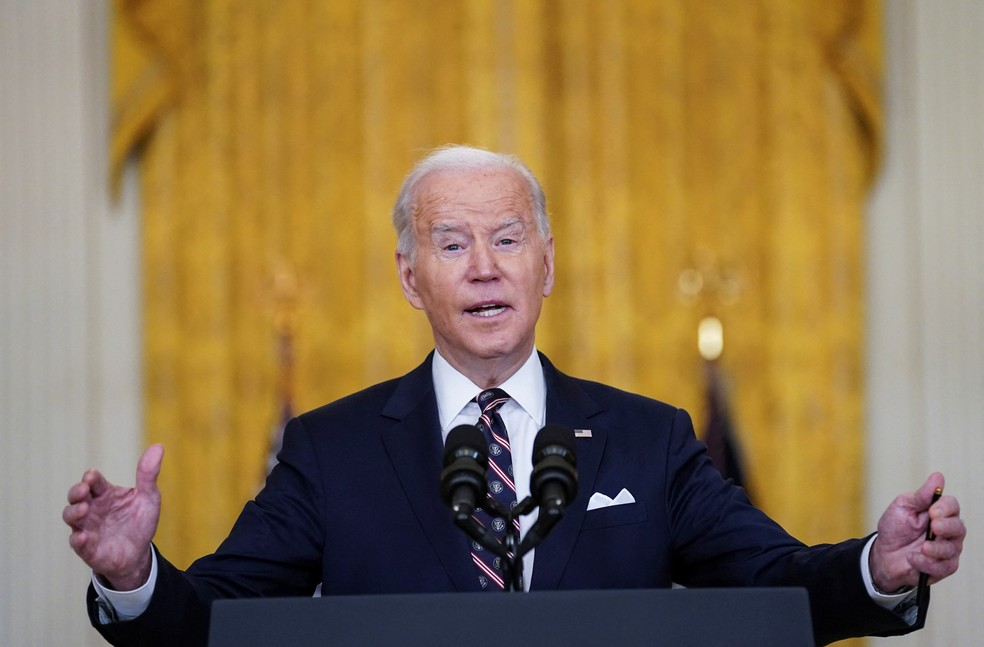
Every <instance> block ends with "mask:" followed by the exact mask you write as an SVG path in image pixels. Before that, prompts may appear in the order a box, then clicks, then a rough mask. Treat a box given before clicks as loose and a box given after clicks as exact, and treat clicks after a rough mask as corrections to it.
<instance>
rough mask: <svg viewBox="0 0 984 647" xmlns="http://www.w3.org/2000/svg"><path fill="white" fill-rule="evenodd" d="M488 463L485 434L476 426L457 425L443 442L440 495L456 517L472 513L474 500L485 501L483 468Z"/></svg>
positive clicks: (486, 484) (465, 516)
mask: <svg viewBox="0 0 984 647" xmlns="http://www.w3.org/2000/svg"><path fill="white" fill-rule="evenodd" d="M488 464H489V459H488V456H486V454H485V437H484V436H482V432H481V431H480V430H479V429H478V427H475V426H474V425H459V426H457V427H455V428H454V429H452V430H451V432H450V433H448V439H447V441H445V443H444V469H443V470H442V471H441V498H442V499H444V502H445V503H447V504H448V505H449V506H451V509H452V510H453V511H454V513H455V518H457V519H465V518H467V517H469V516H471V514H472V512H474V511H475V507H476V502H481V501H484V500H485V492H486V490H487V489H488V483H487V482H486V480H485V470H486V468H487V467H488Z"/></svg>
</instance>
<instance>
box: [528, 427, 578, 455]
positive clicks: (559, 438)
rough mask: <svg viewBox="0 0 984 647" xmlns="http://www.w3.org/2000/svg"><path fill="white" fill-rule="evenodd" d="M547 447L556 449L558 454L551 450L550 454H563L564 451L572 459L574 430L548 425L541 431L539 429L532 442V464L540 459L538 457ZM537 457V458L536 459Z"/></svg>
mask: <svg viewBox="0 0 984 647" xmlns="http://www.w3.org/2000/svg"><path fill="white" fill-rule="evenodd" d="M548 447H553V448H558V447H559V449H560V450H561V451H560V452H558V451H556V449H554V450H552V451H551V453H563V452H564V451H565V450H566V452H567V453H569V454H570V457H571V459H573V458H574V447H575V442H574V430H573V429H571V428H570V427H565V426H564V425H558V424H549V425H547V426H546V427H544V428H543V429H541V430H540V431H539V432H538V433H537V435H536V438H535V439H534V440H533V462H534V463H535V462H537V461H538V460H540V459H542V456H540V455H541V454H542V453H543V450H545V449H546V448H548ZM538 457H539V458H538Z"/></svg>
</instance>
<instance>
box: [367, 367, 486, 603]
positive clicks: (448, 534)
mask: <svg viewBox="0 0 984 647" xmlns="http://www.w3.org/2000/svg"><path fill="white" fill-rule="evenodd" d="M382 414H383V416H385V417H387V418H391V419H393V420H396V421H397V423H396V424H394V425H393V426H391V427H389V428H388V429H386V431H384V432H383V435H382V438H383V444H384V445H385V447H386V451H387V453H388V455H389V459H390V462H391V463H392V465H393V469H394V470H396V473H397V475H398V477H399V479H400V483H401V484H402V485H403V491H404V494H406V497H407V499H408V500H409V502H410V505H411V507H412V508H413V511H414V514H415V515H416V516H417V520H418V521H419V522H420V526H421V528H422V530H423V532H424V534H425V535H426V536H427V539H428V541H430V543H431V545H432V546H433V548H434V552H435V553H436V554H437V557H438V559H439V560H440V561H441V564H442V565H443V566H444V569H445V570H446V571H447V573H448V576H449V577H450V578H451V581H452V582H453V583H454V586H455V588H456V589H458V590H461V591H469V590H478V578H476V577H475V567H474V565H473V564H472V562H471V559H470V557H469V550H468V538H467V536H466V535H465V534H464V533H463V532H462V531H461V530H460V529H458V528H457V527H456V526H455V525H454V523H453V522H452V520H451V510H450V509H449V508H448V507H447V506H445V505H444V502H443V501H442V500H441V495H440V474H441V456H442V455H443V453H444V443H443V440H442V438H441V425H440V421H439V419H438V415H437V401H436V399H435V396H434V385H433V378H432V376H431V357H430V356H429V357H428V358H427V360H426V361H425V362H424V363H423V364H421V365H420V366H419V367H417V368H416V369H415V370H414V371H412V372H411V373H409V374H408V375H407V376H406V377H404V378H403V379H402V380H401V381H400V383H399V384H398V385H397V388H396V390H395V391H394V393H393V396H392V397H391V398H390V400H389V402H388V403H387V404H386V406H385V407H384V408H383V411H382Z"/></svg>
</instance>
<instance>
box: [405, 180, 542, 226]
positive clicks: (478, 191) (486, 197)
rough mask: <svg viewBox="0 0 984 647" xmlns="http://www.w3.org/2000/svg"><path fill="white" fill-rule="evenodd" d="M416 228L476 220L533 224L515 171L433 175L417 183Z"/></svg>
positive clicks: (526, 196) (522, 183) (525, 191)
mask: <svg viewBox="0 0 984 647" xmlns="http://www.w3.org/2000/svg"><path fill="white" fill-rule="evenodd" d="M412 212H413V217H414V220H415V221H416V222H417V223H418V225H425V226H426V225H429V224H433V223H434V222H437V221H446V220H449V221H459V220H460V221H467V220H474V219H478V218H483V217H484V218H488V217H500V218H512V219H515V218H517V217H518V218H520V219H521V220H525V221H529V222H532V221H533V203H532V200H531V197H530V195H529V188H528V186H527V184H526V182H525V180H524V179H523V178H522V176H521V175H520V174H519V173H518V172H517V171H515V170H514V169H511V168H508V167H505V168H499V167H496V168H489V169H478V170H464V171H434V172H432V173H429V174H428V175H426V176H425V177H424V178H423V179H421V180H420V183H419V184H418V185H417V189H416V191H415V197H414V200H413V209H412Z"/></svg>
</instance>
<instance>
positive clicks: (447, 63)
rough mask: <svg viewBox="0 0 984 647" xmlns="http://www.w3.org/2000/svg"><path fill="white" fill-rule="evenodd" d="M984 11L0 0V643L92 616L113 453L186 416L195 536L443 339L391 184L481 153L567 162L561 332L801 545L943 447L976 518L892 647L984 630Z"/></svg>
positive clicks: (579, 365) (74, 633)
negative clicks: (96, 549)
mask: <svg viewBox="0 0 984 647" xmlns="http://www.w3.org/2000/svg"><path fill="white" fill-rule="evenodd" d="M982 28H984V5H981V4H980V3H977V2H975V1H973V0H947V1H945V2H938V3H920V2H916V1H914V0H892V1H888V2H874V1H851V0H842V1H836V2H830V1H826V2H821V1H820V0H802V1H798V2H788V1H785V0H756V1H754V2H751V1H747V0H731V1H727V0H720V1H710V0H707V1H700V2H692V1H690V2H688V1H686V0H648V1H643V0H617V1H612V2H604V3H601V2H588V1H575V0H570V1H565V0H556V1H550V0H527V1H524V0H511V1H500V2H494V1H492V0H470V1H462V2H441V1H437V0H432V1H424V0H417V1H414V2H400V1H397V0H388V1H384V0H372V1H361V2H358V1H356V0H352V1H338V2H318V1H315V0H309V1H301V0H297V1H290V2H265V1H259V0H257V1H247V0H239V1H234V0H221V1H220V0H207V1H200V2H199V1H193V0H158V1H156V2H151V1H146V0H145V1H139V0H129V1H126V0H119V1H118V2H104V1H97V0H58V1H56V0H39V1H30V2H29V1H28V0H0V421H2V422H0V425H2V436H0V443H2V445H0V467H2V469H0V473H2V476H0V505H2V509H0V513H2V516H0V569H2V570H0V576H2V577H3V580H4V582H5V583H6V584H7V586H5V587H4V589H3V592H2V593H0V643H2V644H9V645H62V644H92V645H96V644H100V641H99V639H98V637H97V635H96V634H95V632H94V631H93V630H91V629H90V628H89V627H88V622H87V620H86V618H85V611H84V588H85V585H86V581H87V578H88V574H87V572H86V569H85V567H84V565H82V564H81V562H79V560H78V559H77V558H75V556H74V554H73V553H72V551H71V549H70V548H69V547H68V542H67V536H68V531H67V528H66V527H65V526H64V525H63V524H62V523H61V520H60V513H61V508H62V507H63V505H64V498H65V492H66V490H67V488H68V486H69V485H70V484H71V483H73V482H75V481H76V480H77V479H78V477H79V476H80V475H81V474H82V472H83V471H84V470H85V469H86V468H88V467H92V466H98V467H100V468H101V469H102V470H103V471H104V472H106V473H107V475H108V476H109V477H110V478H111V479H113V480H114V481H116V482H119V483H123V484H132V482H133V471H134V469H135V465H136V459H137V457H138V456H139V453H140V451H141V450H142V448H143V447H144V446H145V445H146V444H147V443H149V442H163V443H164V444H165V446H166V449H167V455H166V458H165V466H164V472H163V474H162V476H161V488H162V490H163V493H164V511H163V519H162V523H161V527H160V530H159V534H158V537H157V542H158V544H159V545H160V547H161V548H162V550H163V551H164V552H165V554H167V555H168V556H169V557H170V558H172V559H173V561H175V562H176V563H178V564H179V565H182V566H183V565H187V564H188V563H190V561H191V560H193V559H194V557H196V556H198V555H200V554H202V553H204V552H206V551H209V550H211V549H213V548H214V547H215V546H216V544H217V543H218V542H219V541H220V540H221V539H222V537H224V535H225V533H226V532H227V530H228V528H229V527H230V525H231V523H232V521H233V520H234V518H235V516H236V515H237V514H238V511H239V509H240V508H241V506H242V504H243V502H244V501H245V500H246V499H248V498H249V497H250V496H252V494H253V493H255V491H256V490H257V488H258V487H259V486H260V484H261V483H262V478H263V475H264V473H265V471H266V469H267V468H268V465H269V456H270V452H271V447H273V446H275V444H276V438H277V432H278V430H279V429H280V427H281V425H282V423H283V420H284V418H285V416H288V415H290V414H291V413H292V412H294V413H299V412H301V411H304V410H307V409H310V408H313V407H315V406H318V405H320V404H323V403H325V402H328V401H331V400H333V399H336V398H338V397H341V396H343V395H346V394H348V393H351V392H353V391H355V390H357V389H360V388H362V387H364V386H368V385H370V384H373V383H375V382H378V381H381V380H384V379H388V378H391V377H395V376H398V375H402V374H403V373H405V372H407V371H409V370H410V369H412V368H413V367H415V366H416V365H417V364H418V363H419V362H420V361H421V360H422V359H423V357H424V355H425V354H426V352H427V351H429V350H430V348H431V347H432V345H431V339H430V335H429V328H428V326H427V323H426V320H425V319H424V317H423V315H422V314H421V313H418V312H416V311H414V310H413V309H412V308H410V306H409V305H407V304H406V303H405V301H404V300H403V297H402V294H401V292H400V290H399V285H398V281H397V276H396V272H395V265H394V262H393V250H394V247H395V235H394V234H393V233H392V230H391V226H390V224H389V209H390V206H391V203H392V200H393V198H394V197H395V194H396V191H397V189H398V187H399V184H400V182H401V180H402V177H403V175H404V174H405V173H406V171H407V170H408V169H409V167H410V165H411V164H412V163H413V161H414V160H416V159H417V158H419V157H420V156H421V155H422V154H423V152H425V151H426V150H427V149H429V148H431V147H434V146H438V145H441V144H445V143H449V142H461V143H469V144H473V145H478V146H483V147H487V148H491V149H494V150H502V151H507V152H513V153H516V154H518V155H519V156H520V157H521V158H522V159H524V160H525V161H526V162H527V164H528V165H529V166H530V167H531V168H532V170H533V171H534V173H536V174H537V175H538V177H539V178H540V180H541V181H542V183H543V185H544V188H545V189H546V192H547V198H548V203H549V205H548V206H549V210H550V213H551V217H552V222H553V227H554V233H555V236H556V241H557V242H556V245H557V287H556V290H555V293H554V295H553V296H551V297H550V299H548V301H547V302H546V304H545V307H544V315H543V317H542V319H541V322H540V326H539V328H538V337H537V344H538V347H539V348H540V349H541V350H543V351H544V352H546V353H547V354H548V355H549V356H550V357H551V359H552V360H553V361H554V362H555V363H556V364H557V365H558V366H559V367H560V368H561V369H562V370H564V371H565V372H567V373H570V374H573V375H577V376H579V377H585V378H589V379H594V380H599V381H603V382H608V383H611V384H614V385H616V386H619V387H621V388H625V389H628V390H632V391H636V392H640V393H643V394H645V395H648V396H651V397H655V398H658V399H662V400H666V401H668V402H671V403H673V404H676V405H678V406H682V407H685V408H687V409H688V410H689V411H691V412H692V414H693V416H694V419H695V423H696V425H697V428H698V433H699V434H702V435H703V434H705V433H708V432H710V433H709V435H708V436H707V437H708V442H709V443H710V444H711V445H712V448H713V449H715V451H720V452H721V453H722V455H723V454H727V452H725V451H724V448H725V446H726V445H727V446H730V447H737V448H738V451H737V452H736V453H733V454H731V455H732V457H733V459H734V461H733V463H732V464H731V466H730V467H729V468H728V469H735V468H740V470H741V477H742V480H743V483H745V484H746V486H747V487H748V489H749V491H750V493H751V495H752V497H753V499H754V500H755V501H756V502H757V503H758V504H759V505H761V506H762V507H763V508H764V509H765V510H766V511H767V512H768V513H769V514H771V515H772V516H773V517H775V518H776V519H777V520H778V521H779V522H780V523H782V524H783V525H784V526H785V527H786V528H787V529H789V530H790V531H791V532H793V534H795V535H797V536H798V537H800V538H801V539H803V540H804V541H808V542H810V543H816V542H828V541H836V540H838V539H842V538H845V537H848V536H864V535H866V534H868V533H869V532H871V531H872V530H874V523H875V520H877V518H878V516H879V514H880V513H881V511H882V510H883V509H884V507H885V506H886V505H887V504H888V503H889V502H890V501H891V499H892V498H893V497H894V496H895V495H896V494H898V493H900V492H902V491H905V490H911V489H913V488H915V487H917V486H918V485H919V484H921V483H922V481H923V479H924V478H925V477H926V475H927V474H928V473H929V472H930V471H933V470H940V471H943V472H944V473H945V474H946V476H947V479H948V480H947V490H948V491H949V492H951V493H953V494H956V495H958V496H959V497H960V499H961V502H962V504H963V511H964V516H965V519H966V521H967V524H968V526H969V530H970V543H969V544H968V546H967V548H966V550H965V557H964V560H963V563H962V565H961V571H960V572H959V573H958V575H957V576H955V577H954V578H952V579H950V580H947V581H946V582H944V583H942V584H941V585H940V586H938V587H935V588H934V592H933V606H932V610H931V613H930V617H929V623H928V627H927V629H926V630H925V631H923V632H919V633H917V634H915V635H913V636H909V637H906V638H902V639H892V642H891V644H895V645H942V644H946V645H971V644H976V641H975V637H974V634H973V630H974V627H975V623H974V622H973V618H974V615H975V612H976V611H977V610H978V609H979V608H980V607H981V605H982V602H984V600H982V597H981V593H980V591H979V588H980V587H979V586H974V584H975V583H976V582H979V581H981V577H982V576H984V561H982V560H981V559H980V557H979V551H978V550H976V549H975V547H976V546H977V541H976V533H975V526H977V525H978V520H980V519H981V518H982V516H984V513H982V511H981V510H980V507H979V503H978V502H979V501H980V500H981V495H982V494H984V478H982V477H981V476H979V475H978V474H977V473H976V470H975V468H976V467H977V464H978V463H979V462H980V461H981V459H982V458H984V333H982V329H984V218H982V216H981V214H980V213H979V207H978V205H979V204H980V203H981V202H982V199H981V198H982V193H984V191H982V188H981V178H982V177H984V124H982V122H981V120H980V117H979V115H980V114H981V112H982V110H984V43H982V41H981V39H980V38H979V34H980V33H981V29H982ZM702 324H704V325H703V330H705V331H707V330H710V331H712V332H713V331H714V330H720V331H723V340H724V344H723V349H722V348H720V347H719V345H718V344H715V343H714V341H715V340H714V338H713V335H712V338H711V339H710V340H708V338H707V337H705V338H704V344H703V346H702V349H703V351H704V354H703V355H702V353H701V349H700V348H699V347H698V329H699V328H701V327H702ZM709 348H710V350H709ZM435 478H436V475H435ZM856 642H857V643H859V644H860V642H861V641H856ZM867 642H868V644H881V643H882V642H883V641H881V640H877V639H872V640H869V641H867Z"/></svg>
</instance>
